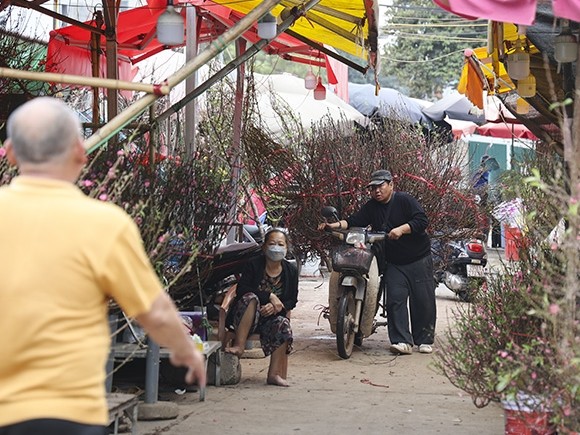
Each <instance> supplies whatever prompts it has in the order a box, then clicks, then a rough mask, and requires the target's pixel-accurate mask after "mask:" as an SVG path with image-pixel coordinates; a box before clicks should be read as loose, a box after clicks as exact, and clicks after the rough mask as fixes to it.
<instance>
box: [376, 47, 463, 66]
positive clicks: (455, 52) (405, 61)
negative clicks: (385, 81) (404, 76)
mask: <svg viewBox="0 0 580 435" xmlns="http://www.w3.org/2000/svg"><path fill="white" fill-rule="evenodd" d="M457 53H463V50H456V51H452V52H451V53H447V54H443V55H441V56H437V57H432V58H431V59H424V60H408V59H393V58H389V57H386V56H381V62H384V61H387V62H397V63H425V62H433V61H436V60H440V59H444V58H446V57H449V56H453V55H455V54H457Z"/></svg>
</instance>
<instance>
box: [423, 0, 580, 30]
mask: <svg viewBox="0 0 580 435" xmlns="http://www.w3.org/2000/svg"><path fill="white" fill-rule="evenodd" d="M434 1H435V3H437V4H438V5H439V6H440V7H442V8H443V9H446V10H448V11H450V12H453V13H454V14H457V15H467V16H469V17H477V18H487V19H488V20H493V21H502V22H505V23H514V24H523V25H526V26H529V25H530V24H532V23H533V22H534V19H535V18H536V4H537V0H448V1H447V0H434ZM568 1H569V2H570V3H572V2H577V1H578V0H568ZM447 3H448V4H449V5H448V7H449V8H448V9H447V7H446V4H447Z"/></svg>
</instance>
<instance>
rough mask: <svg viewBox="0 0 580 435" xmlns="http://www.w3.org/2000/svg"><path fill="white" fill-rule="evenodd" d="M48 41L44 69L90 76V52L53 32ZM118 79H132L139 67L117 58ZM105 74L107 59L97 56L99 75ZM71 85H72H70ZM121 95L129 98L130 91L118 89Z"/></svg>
mask: <svg viewBox="0 0 580 435" xmlns="http://www.w3.org/2000/svg"><path fill="white" fill-rule="evenodd" d="M50 33H51V34H50V42H49V44H48V51H47V54H46V65H45V71H46V72H51V73H57V74H72V75H78V76H84V77H92V75H93V72H92V66H91V52H90V50H88V49H86V48H82V47H72V46H70V45H67V44H66V43H65V42H63V41H62V40H61V39H60V38H57V37H56V34H55V32H50ZM117 65H118V66H119V80H126V81H128V82H130V81H133V78H135V75H136V74H137V72H138V71H139V68H137V67H134V66H132V65H131V64H130V63H129V62H127V61H125V60H122V59H118V60H117ZM106 76H107V59H106V58H105V56H100V57H99V77H101V78H105V77H106ZM70 86H72V85H70ZM120 93H121V95H123V96H124V97H125V98H128V99H130V98H131V97H132V96H133V92H132V91H120Z"/></svg>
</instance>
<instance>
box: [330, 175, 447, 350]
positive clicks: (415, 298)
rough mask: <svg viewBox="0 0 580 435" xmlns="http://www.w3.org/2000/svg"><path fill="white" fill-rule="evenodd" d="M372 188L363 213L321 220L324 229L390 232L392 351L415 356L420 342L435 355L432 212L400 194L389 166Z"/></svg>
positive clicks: (387, 268)
mask: <svg viewBox="0 0 580 435" xmlns="http://www.w3.org/2000/svg"><path fill="white" fill-rule="evenodd" d="M367 188H368V189H369V192H370V195H371V199H370V200H369V201H368V202H366V203H365V204H364V205H363V206H362V208H361V209H360V210H359V211H358V212H356V213H354V214H353V215H352V216H350V217H348V218H347V219H346V220H339V221H338V222H333V223H323V224H320V225H319V229H321V230H322V229H325V228H331V229H347V228H349V227H367V226H369V225H370V226H371V228H372V229H373V231H385V232H386V233H387V235H388V237H387V239H385V242H384V251H383V252H384V261H385V264H384V265H383V266H384V267H383V279H384V280H385V281H386V288H387V317H388V332H389V339H390V341H391V346H390V348H389V350H390V351H391V352H393V353H394V354H397V355H410V354H411V353H413V346H414V345H415V346H418V349H419V352H421V353H431V352H433V341H434V336H435V321H436V317H437V312H436V304H435V283H434V280H433V259H432V257H431V241H430V239H429V235H428V234H427V233H426V232H425V230H426V228H427V225H428V224H429V221H428V219H427V215H426V214H425V211H424V210H423V208H422V206H421V205H420V204H419V202H418V201H417V199H415V198H414V197H413V196H411V195H410V194H408V193H405V192H395V190H394V183H393V176H392V175H391V173H390V172H389V171H387V170H385V169H380V170H378V171H375V172H373V173H372V175H371V180H370V181H369V183H368V185H367ZM407 304H408V305H409V310H408V309H407ZM409 311H410V314H411V328H410V329H409V320H408V319H409Z"/></svg>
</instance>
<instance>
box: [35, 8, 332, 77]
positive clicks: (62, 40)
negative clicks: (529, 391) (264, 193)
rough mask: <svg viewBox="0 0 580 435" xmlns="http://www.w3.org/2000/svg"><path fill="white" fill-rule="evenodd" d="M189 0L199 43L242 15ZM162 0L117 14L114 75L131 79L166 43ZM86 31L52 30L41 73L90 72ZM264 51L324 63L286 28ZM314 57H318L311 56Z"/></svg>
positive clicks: (253, 37)
mask: <svg viewBox="0 0 580 435" xmlns="http://www.w3.org/2000/svg"><path fill="white" fill-rule="evenodd" d="M190 3H192V4H194V5H195V6H196V7H197V8H198V15H199V16H200V17H202V18H203V19H201V20H200V26H199V27H198V35H197V40H198V43H200V44H201V43H205V42H211V41H212V40H214V39H216V38H217V37H219V36H220V35H221V34H222V33H224V32H225V31H226V30H227V29H228V28H230V27H232V26H233V25H235V24H236V23H237V22H238V21H239V20H240V19H241V18H243V16H244V15H243V14H241V13H239V12H235V11H233V10H231V9H229V8H227V7H224V6H221V5H217V4H215V3H212V2H209V1H205V2H201V1H197V0H190ZM165 4H166V3H163V4H160V3H159V1H157V0H149V5H148V6H143V7H139V8H134V9H130V10H126V11H122V12H120V13H119V16H118V19H117V38H116V40H117V47H118V50H117V53H118V59H119V62H118V64H119V79H121V80H127V81H131V80H132V79H133V77H134V76H135V74H136V70H134V69H133V68H132V66H134V65H135V64H137V63H138V62H140V61H142V60H144V59H147V58H148V57H150V56H152V55H154V54H157V53H159V52H160V51H162V50H165V49H168V48H169V47H167V46H163V45H161V44H160V43H159V41H157V38H156V26H157V18H158V17H159V15H161V14H162V13H163V12H164V11H165ZM181 13H182V15H185V8H182V10H181ZM86 24H88V25H91V26H93V27H94V26H95V22H94V21H87V22H86ZM91 33H92V32H90V31H89V30H87V29H84V28H80V27H77V26H68V27H63V28H60V29H57V30H53V31H51V32H50V39H49V43H48V53H47V60H46V72H54V73H66V74H74V75H84V76H91V75H92V73H91V58H90V56H91V55H90V53H91V46H90V40H91ZM243 37H244V38H245V39H246V40H248V41H250V42H251V43H256V42H257V41H258V40H259V39H260V38H259V37H258V36H257V30H256V25H254V26H253V27H251V28H250V29H248V31H246V32H245V33H244V35H243ZM100 45H101V56H100V76H101V77H105V71H106V68H105V66H106V58H105V55H104V53H105V47H106V39H105V37H104V36H101V38H100ZM263 50H264V51H266V52H267V53H269V54H278V55H280V56H282V57H284V58H285V59H288V60H292V61H295V62H302V63H310V64H311V65H313V66H321V67H325V66H326V62H325V59H324V58H325V55H324V54H323V53H320V52H319V51H318V50H313V49H312V48H310V47H309V46H308V45H307V44H305V43H303V42H301V41H299V40H297V39H296V38H293V37H292V36H290V35H287V34H285V33H282V34H280V35H278V36H277V37H276V39H275V40H272V41H271V42H270V43H269V44H268V45H266V46H265V47H264V48H263ZM313 58H314V59H317V58H318V59H319V60H314V61H313V60H312V59H313Z"/></svg>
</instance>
